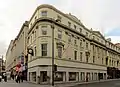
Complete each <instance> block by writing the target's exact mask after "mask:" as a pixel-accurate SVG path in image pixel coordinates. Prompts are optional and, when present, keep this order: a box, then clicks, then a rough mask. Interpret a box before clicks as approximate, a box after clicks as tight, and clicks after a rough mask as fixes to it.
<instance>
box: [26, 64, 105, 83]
mask: <svg viewBox="0 0 120 87" xmlns="http://www.w3.org/2000/svg"><path fill="white" fill-rule="evenodd" d="M51 70H52V69H51V66H48V65H41V66H35V67H31V68H29V69H28V81H30V82H34V83H40V84H42V83H47V84H49V83H51V81H52V72H51ZM54 78H55V82H56V83H57V82H84V81H97V80H105V79H107V71H106V70H99V69H83V68H75V67H63V66H58V67H57V71H56V72H55V76H54Z"/></svg>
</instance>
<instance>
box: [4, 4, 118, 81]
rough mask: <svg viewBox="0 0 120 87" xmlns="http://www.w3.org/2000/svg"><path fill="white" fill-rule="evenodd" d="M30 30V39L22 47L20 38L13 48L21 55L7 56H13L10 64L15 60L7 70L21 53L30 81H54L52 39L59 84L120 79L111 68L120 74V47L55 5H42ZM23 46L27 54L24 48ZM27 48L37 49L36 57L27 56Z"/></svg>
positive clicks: (56, 78) (34, 54)
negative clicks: (26, 64)
mask: <svg viewBox="0 0 120 87" xmlns="http://www.w3.org/2000/svg"><path fill="white" fill-rule="evenodd" d="M26 29H27V31H26V32H27V33H26V35H24V37H26V38H25V39H21V43H20V42H19V39H18V37H17V38H16V39H15V40H14V41H12V42H11V43H12V45H13V46H12V47H11V45H10V47H9V48H12V49H11V50H12V51H13V48H14V44H16V45H15V46H18V48H17V47H15V50H18V51H15V52H18V53H15V52H13V54H12V53H9V51H8V52H7V55H6V56H9V54H10V57H7V60H9V58H11V59H12V60H13V61H12V63H10V61H7V60H6V62H7V63H8V64H6V65H7V66H8V67H9V66H10V67H9V68H8V67H7V66H6V67H7V69H8V70H9V69H10V68H12V67H13V64H14V62H16V61H17V59H18V58H17V57H18V56H20V55H21V53H22V54H24V55H28V74H27V75H28V81H30V82H34V83H47V82H48V81H49V82H51V81H52V72H51V70H52V67H51V66H52V38H54V62H55V65H57V71H56V72H55V76H54V77H55V82H82V81H86V79H87V80H88V81H94V80H99V79H104V80H105V79H107V77H108V76H110V77H111V78H117V75H116V74H113V73H112V74H111V73H109V70H110V69H108V68H114V69H115V70H116V69H117V70H119V67H120V62H119V61H120V47H118V46H116V45H114V44H113V43H112V42H111V41H109V40H107V39H105V37H104V36H103V35H102V34H101V33H100V32H99V31H93V30H92V29H87V28H86V27H85V26H84V25H83V24H82V23H81V21H80V20H79V19H78V18H77V17H75V16H74V15H72V14H70V13H69V14H65V13H63V12H61V11H59V10H58V9H56V8H55V7H53V6H51V5H46V4H44V5H40V6H39V7H37V9H36V10H35V12H34V14H33V15H32V17H31V19H30V20H29V23H28V26H27V27H26ZM26 29H24V30H26ZM53 30H54V37H53V35H52V34H53V32H52V31H53ZM18 36H19V35H18ZM22 43H24V44H23V45H22V46H23V47H24V50H23V48H21V44H22ZM25 43H26V44H25ZM18 44H19V45H18ZM9 48H8V50H9ZM27 48H31V49H33V55H30V54H27ZM20 50H22V51H20ZM11 55H12V56H11ZM13 55H14V56H13ZM24 58H25V57H24ZM15 65H16V63H15ZM11 66H12V67H11ZM115 70H114V71H115ZM48 79H49V80H48Z"/></svg>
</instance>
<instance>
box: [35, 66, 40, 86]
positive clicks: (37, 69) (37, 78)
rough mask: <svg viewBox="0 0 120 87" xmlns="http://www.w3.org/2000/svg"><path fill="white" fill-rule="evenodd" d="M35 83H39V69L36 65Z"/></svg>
mask: <svg viewBox="0 0 120 87" xmlns="http://www.w3.org/2000/svg"><path fill="white" fill-rule="evenodd" d="M36 83H37V84H40V70H39V67H36Z"/></svg>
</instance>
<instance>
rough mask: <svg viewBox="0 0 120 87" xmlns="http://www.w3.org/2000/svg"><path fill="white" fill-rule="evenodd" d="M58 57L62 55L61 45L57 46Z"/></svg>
mask: <svg viewBox="0 0 120 87" xmlns="http://www.w3.org/2000/svg"><path fill="white" fill-rule="evenodd" d="M58 57H59V58H61V57H62V47H60V46H59V47H58Z"/></svg>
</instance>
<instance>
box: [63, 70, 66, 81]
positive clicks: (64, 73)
mask: <svg viewBox="0 0 120 87" xmlns="http://www.w3.org/2000/svg"><path fill="white" fill-rule="evenodd" d="M63 82H66V72H63Z"/></svg>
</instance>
